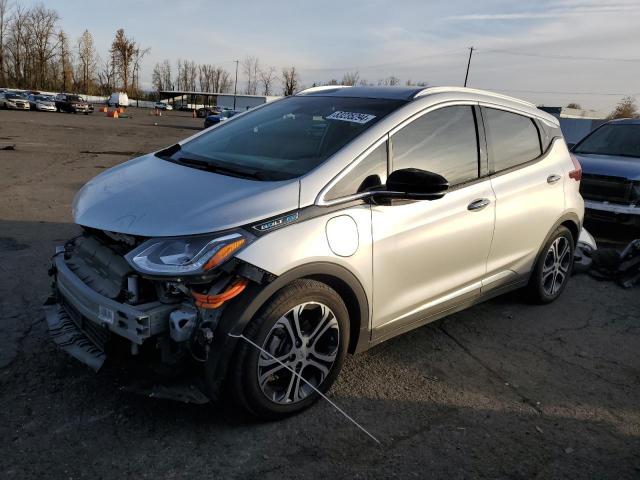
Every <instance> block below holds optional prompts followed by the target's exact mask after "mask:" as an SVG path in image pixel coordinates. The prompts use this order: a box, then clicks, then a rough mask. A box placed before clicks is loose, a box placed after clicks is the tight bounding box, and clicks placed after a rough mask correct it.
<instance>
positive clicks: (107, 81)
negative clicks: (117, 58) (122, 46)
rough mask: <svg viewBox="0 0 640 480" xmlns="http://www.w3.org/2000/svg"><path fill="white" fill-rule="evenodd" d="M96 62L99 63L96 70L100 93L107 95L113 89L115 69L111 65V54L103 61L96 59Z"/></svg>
mask: <svg viewBox="0 0 640 480" xmlns="http://www.w3.org/2000/svg"><path fill="white" fill-rule="evenodd" d="M97 63H98V64H99V65H100V69H99V70H98V83H99V89H100V93H101V94H102V95H109V94H110V93H111V92H113V90H115V77H116V73H115V69H114V66H113V56H109V57H108V58H107V59H106V60H104V61H103V62H100V59H98V61H97Z"/></svg>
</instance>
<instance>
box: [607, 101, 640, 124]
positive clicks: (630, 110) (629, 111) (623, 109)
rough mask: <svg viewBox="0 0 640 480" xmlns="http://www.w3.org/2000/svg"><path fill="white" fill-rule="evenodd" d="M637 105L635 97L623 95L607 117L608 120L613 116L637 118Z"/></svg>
mask: <svg viewBox="0 0 640 480" xmlns="http://www.w3.org/2000/svg"><path fill="white" fill-rule="evenodd" d="M637 117H638V107H637V106H636V99H635V98H633V97H624V98H623V99H622V100H620V102H618V105H616V108H614V109H613V111H612V112H611V113H610V114H609V116H608V117H607V118H608V119H609V120H613V119H614V118H637Z"/></svg>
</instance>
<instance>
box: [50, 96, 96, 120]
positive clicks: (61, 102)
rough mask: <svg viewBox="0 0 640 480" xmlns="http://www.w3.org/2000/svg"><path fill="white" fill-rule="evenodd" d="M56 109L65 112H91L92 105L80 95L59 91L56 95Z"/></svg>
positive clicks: (86, 113)
mask: <svg viewBox="0 0 640 480" xmlns="http://www.w3.org/2000/svg"><path fill="white" fill-rule="evenodd" d="M56 110H58V111H59V112H67V113H78V112H80V113H84V114H85V115H88V114H90V113H93V105H91V104H90V103H88V102H87V101H86V100H84V99H83V98H82V97H81V96H80V95H72V94H69V93H59V94H58V95H56Z"/></svg>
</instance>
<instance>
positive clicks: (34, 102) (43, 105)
mask: <svg viewBox="0 0 640 480" xmlns="http://www.w3.org/2000/svg"><path fill="white" fill-rule="evenodd" d="M29 106H30V107H31V110H39V111H42V112H55V111H56V101H55V98H53V97H51V96H49V95H33V94H32V95H29Z"/></svg>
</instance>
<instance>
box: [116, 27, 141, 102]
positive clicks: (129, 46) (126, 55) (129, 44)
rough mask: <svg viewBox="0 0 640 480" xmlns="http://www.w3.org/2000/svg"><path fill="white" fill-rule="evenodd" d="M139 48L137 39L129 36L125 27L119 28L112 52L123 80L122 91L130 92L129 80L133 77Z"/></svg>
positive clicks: (119, 75) (117, 71) (117, 72)
mask: <svg viewBox="0 0 640 480" xmlns="http://www.w3.org/2000/svg"><path fill="white" fill-rule="evenodd" d="M137 49H138V45H137V43H136V42H135V40H134V39H133V38H129V37H127V36H126V35H125V33H124V29H122V28H120V29H118V31H117V32H116V36H115V37H114V39H113V42H112V43H111V50H110V52H111V56H112V58H113V66H114V69H115V71H116V74H117V75H118V77H120V80H121V81H122V91H124V92H129V87H130V84H129V80H130V79H131V75H132V70H133V67H134V60H135V55H136V50H137Z"/></svg>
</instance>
